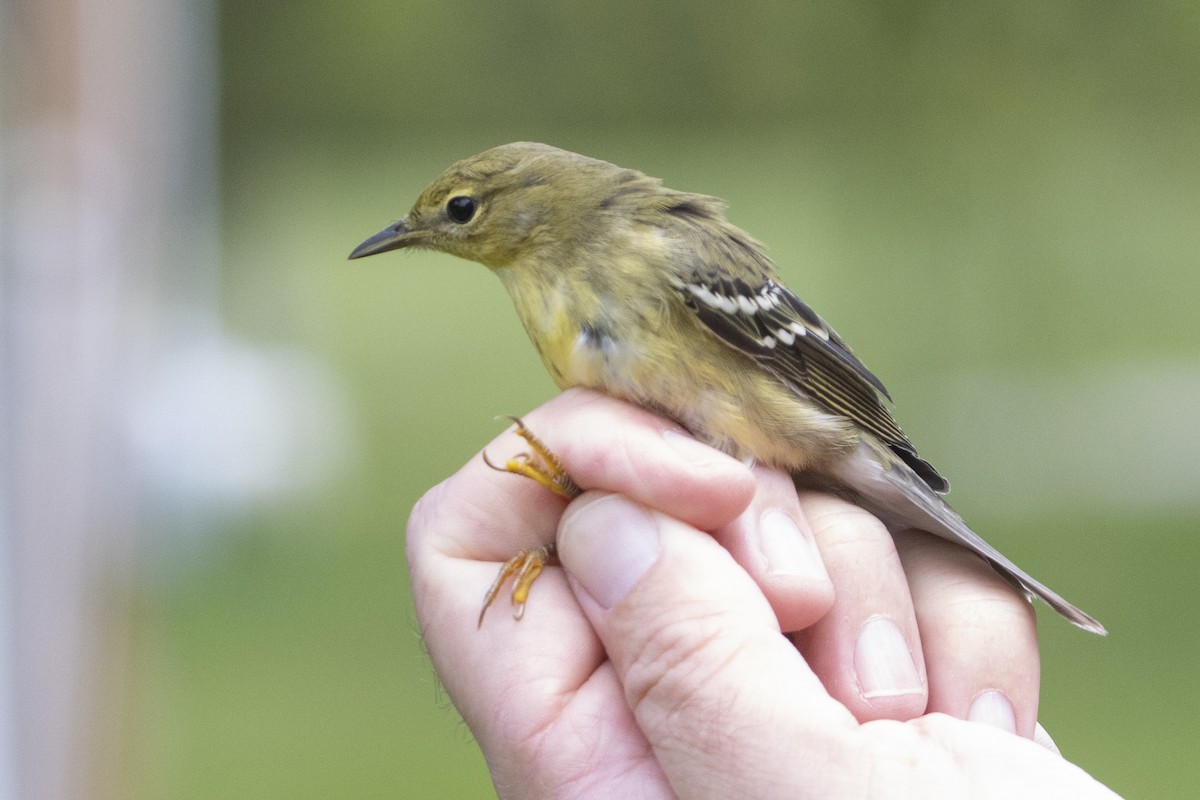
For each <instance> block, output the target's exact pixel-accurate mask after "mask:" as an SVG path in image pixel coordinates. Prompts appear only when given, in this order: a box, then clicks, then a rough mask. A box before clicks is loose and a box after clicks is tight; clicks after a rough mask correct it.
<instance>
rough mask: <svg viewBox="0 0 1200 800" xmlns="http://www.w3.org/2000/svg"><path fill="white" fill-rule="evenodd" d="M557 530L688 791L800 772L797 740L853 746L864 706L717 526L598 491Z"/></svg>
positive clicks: (631, 690) (617, 660)
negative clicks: (813, 655) (811, 663)
mask: <svg viewBox="0 0 1200 800" xmlns="http://www.w3.org/2000/svg"><path fill="white" fill-rule="evenodd" d="M558 542H559V555H560V558H561V559H562V561H563V564H564V566H565V567H566V570H567V572H568V574H569V575H570V576H571V577H570V583H571V585H572V588H573V589H574V590H575V592H576V596H577V597H578V599H579V603H580V605H581V607H582V608H583V609H584V611H585V613H586V614H587V616H588V618H589V620H590V621H591V624H592V626H593V627H594V628H595V630H596V631H597V633H598V634H599V636H600V638H601V639H602V640H603V642H604V646H605V649H606V651H607V652H608V655H609V658H610V659H611V661H612V664H613V667H614V668H615V672H616V674H617V676H618V679H619V680H620V682H621V684H622V686H623V687H624V693H625V698H626V701H627V702H628V704H629V707H630V708H632V709H633V713H634V716H635V717H636V719H637V722H638V725H639V727H640V728H641V730H642V731H643V733H644V734H645V736H646V738H647V740H648V741H649V743H650V745H651V746H652V747H653V748H654V753H655V755H656V756H657V758H658V761H659V763H660V764H661V765H662V768H663V770H664V772H665V773H666V775H667V776H668V778H669V780H670V781H671V785H672V788H673V789H674V790H675V792H676V793H677V794H678V795H679V796H682V797H687V796H705V797H739V796H746V794H745V792H746V787H747V786H760V787H761V786H764V785H765V786H772V785H774V786H779V785H786V784H788V783H794V780H795V774H794V772H795V770H796V769H797V768H798V767H797V754H798V753H806V752H822V753H830V752H832V751H833V750H834V749H835V747H834V745H838V747H837V748H836V749H837V751H838V753H849V752H850V748H848V747H845V746H844V745H845V743H846V740H847V739H848V737H849V736H850V734H851V732H852V731H853V729H854V728H855V727H856V723H855V721H854V719H853V717H852V716H851V715H850V714H849V713H848V712H847V711H846V709H845V708H843V707H842V706H841V705H839V704H838V703H837V702H835V701H834V700H833V699H832V698H830V697H829V695H828V693H827V692H826V691H825V690H824V688H823V687H822V686H821V684H820V681H818V680H817V677H816V676H815V675H814V674H813V672H812V671H811V670H810V669H808V667H807V665H806V664H805V663H804V661H803V659H802V658H801V657H800V655H799V653H798V652H797V650H796V648H795V647H794V646H792V645H791V643H790V642H789V641H788V640H787V639H786V638H785V637H784V636H783V635H782V634H781V633H780V631H779V626H778V624H777V622H776V619H775V615H774V613H773V612H772V610H771V607H770V605H769V604H768V603H767V602H766V600H765V598H764V597H763V595H762V593H761V592H759V590H758V588H757V587H756V586H755V584H754V582H753V581H752V580H751V579H750V577H749V576H748V575H747V574H746V573H745V571H744V570H742V569H741V568H740V567H739V566H738V565H737V563H736V562H734V560H733V559H732V557H731V556H730V555H729V553H728V552H727V551H726V550H725V549H724V548H722V547H721V546H720V545H719V544H718V543H717V542H715V541H714V540H713V538H712V537H711V536H709V535H707V534H705V533H703V532H701V531H699V530H697V529H696V528H694V527H692V526H689V525H687V524H685V523H682V522H680V521H678V520H675V519H673V518H671V517H667V516H665V515H663V514H660V513H657V512H654V511H651V510H649V509H646V508H645V507H643V506H640V505H637V504H635V503H632V502H630V501H629V500H627V499H625V498H623V497H621V496H619V495H598V494H593V493H589V494H587V495H584V497H582V498H580V499H579V500H577V501H576V502H575V503H573V504H572V505H571V507H570V508H569V509H568V510H567V512H566V514H565V515H564V517H563V521H562V524H561V526H560V529H559V539H558ZM764 732H778V733H779V735H764ZM803 760H804V759H801V761H803Z"/></svg>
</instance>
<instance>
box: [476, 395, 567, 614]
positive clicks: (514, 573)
mask: <svg viewBox="0 0 1200 800" xmlns="http://www.w3.org/2000/svg"><path fill="white" fill-rule="evenodd" d="M508 419H511V420H512V421H513V422H515V423H516V425H517V428H516V430H515V431H514V433H516V434H517V436H520V437H521V438H522V439H524V440H525V442H526V443H527V444H528V445H529V448H530V450H531V451H532V452H529V453H518V454H517V455H515V456H513V457H512V458H510V459H508V460H507V461H505V462H504V465H503V466H497V465H496V464H493V463H492V462H491V460H490V459H489V458H488V457H487V453H486V452H485V453H484V454H483V463H485V464H487V465H488V466H489V467H491V468H492V469H494V470H498V471H500V472H511V473H512V474H514V475H523V476H525V477H526V478H529V479H531V480H534V481H537V482H538V483H540V484H541V485H542V486H545V487H546V488H547V489H549V490H550V491H552V492H554V493H555V494H557V495H559V496H560V497H565V498H567V499H568V500H573V499H575V498H576V497H578V496H579V495H581V494H582V493H583V490H582V489H580V488H579V485H578V484H577V483H575V481H574V480H572V479H571V476H570V475H568V474H567V471H566V470H565V469H563V465H562V462H561V461H559V460H558V456H556V455H554V451H552V450H551V449H550V448H549V447H547V446H546V445H545V444H543V443H542V440H541V439H539V438H538V437H537V436H535V435H534V434H533V431H531V430H529V429H528V428H527V427H525V423H524V422H523V421H522V420H521V418H520V417H509V418H508ZM555 550H556V548H555V546H554V543H553V542H551V543H550V544H544V545H542V546H541V547H531V548H528V549H526V550H522V551H521V552H519V553H517V554H516V555H515V556H513V557H512V558H510V559H509V560H508V561H506V562H504V564H503V565H502V566H501V567H500V573H499V574H498V575H497V576H496V580H495V581H493V582H492V586H491V588H490V589H488V591H487V594H486V595H485V596H484V598H483V608H481V609H480V610H479V621H478V623H477V627H478V626H479V625H483V615H484V614H486V613H487V610H488V607H489V606H491V604H492V601H493V600H495V599H496V595H497V594H499V593H500V587H502V586H503V585H504V583H505V581H507V580H508V579H509V577H511V578H512V579H513V591H512V604H513V619H520V618H521V617H522V616H523V615H524V614H525V601H526V600H527V599H528V598H529V588H530V587H531V586H533V582H534V581H535V580H537V577H538V575H541V574H542V568H543V567H545V566H546V564H547V563H549V562H550V560H551V559H553V558H554V554H555Z"/></svg>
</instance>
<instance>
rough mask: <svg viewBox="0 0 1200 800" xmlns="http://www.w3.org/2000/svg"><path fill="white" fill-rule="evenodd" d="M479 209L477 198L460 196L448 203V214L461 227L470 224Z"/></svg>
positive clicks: (452, 198)
mask: <svg viewBox="0 0 1200 800" xmlns="http://www.w3.org/2000/svg"><path fill="white" fill-rule="evenodd" d="M478 208H479V204H478V203H477V202H475V198H474V197H467V196H466V195H461V194H460V195H458V196H457V197H451V198H450V199H449V200H447V201H446V213H447V214H449V215H450V219H452V220H454V221H455V222H457V223H459V224H460V225H461V224H463V223H467V222H470V221H471V217H473V216H475V211H476V209H478Z"/></svg>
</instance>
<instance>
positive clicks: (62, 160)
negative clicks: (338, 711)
mask: <svg viewBox="0 0 1200 800" xmlns="http://www.w3.org/2000/svg"><path fill="white" fill-rule="evenodd" d="M212 43H213V18H212V7H211V4H210V3H209V2H208V0H202V2H200V3H188V2H186V0H165V1H164V0H7V1H5V0H0V134H2V137H3V138H2V139H0V616H2V617H3V621H2V622H0V637H3V641H0V681H3V685H2V686H0V713H5V712H7V713H6V714H5V716H4V718H0V728H2V730H0V750H3V752H0V797H8V796H13V797H23V798H37V800H68V798H81V797H88V798H97V797H99V798H106V797H115V796H116V794H117V792H118V789H117V788H116V777H115V776H116V775H117V773H116V771H115V768H114V766H113V765H114V764H115V763H116V762H117V761H118V760H119V759H121V758H122V755H121V754H120V753H119V750H120V748H121V745H122V742H121V735H122V734H123V733H127V732H128V720H122V714H123V713H124V712H125V709H126V708H127V703H126V702H125V698H123V697H122V694H121V692H122V689H123V688H127V687H128V681H129V679H130V678H129V671H128V666H129V665H128V663H127V662H126V653H127V648H128V642H129V637H128V634H129V630H128V624H129V616H128V612H129V608H128V599H129V595H128V590H127V588H126V587H127V586H128V578H129V577H130V575H131V572H132V567H133V562H134V548H135V545H136V543H137V538H138V535H137V527H138V523H139V519H138V495H139V487H138V486H137V484H136V481H135V480H134V478H133V470H132V469H131V467H130V463H129V462H130V454H129V448H128V445H127V437H126V430H127V420H126V418H125V415H126V413H127V410H126V409H127V407H128V400H129V398H130V394H131V391H132V386H133V383H134V381H135V379H136V378H137V377H138V375H139V371H140V370H141V368H142V365H143V364H144V363H145V361H146V359H147V356H148V355H149V354H150V353H151V352H152V351H154V350H155V349H156V348H158V347H160V346H161V341H162V339H163V338H164V336H165V332H166V329H167V324H166V321H165V319H166V318H165V315H164V313H163V310H164V308H165V307H167V306H169V305H172V304H173V303H174V302H178V301H179V297H178V295H179V294H180V293H184V294H198V295H200V296H193V297H190V298H188V299H189V300H190V301H191V302H192V303H195V304H199V305H204V304H206V303H207V304H210V303H211V302H212V300H213V296H212V295H213V294H215V292H213V291H212V290H211V285H215V284H214V283H213V282H214V281H215V265H214V264H213V263H212V262H211V260H209V263H199V262H200V261H203V260H208V259H211V257H212V255H213V246H212V238H213V234H214V230H213V213H212V204H213V202H214V198H213V196H212V194H213V193H212V191H211V188H212V186H213V185H214V183H213V181H214V178H213V177H212V173H213V170H214V167H215V165H214V163H213V161H214V159H213V158H212V153H213V152H214V144H213V140H214V137H215V132H216V124H215V119H214V118H213V114H212V99H213V93H212V81H213V76H214V66H213V65H214V63H215V56H214V55H213V54H212V52H211V50H212V47H211V45H212ZM189 270H193V271H192V272H188V271H189ZM197 273H198V277H197ZM180 276H190V277H186V278H181V277H180ZM206 282H207V284H209V285H208V286H207V287H206ZM125 744H127V743H125Z"/></svg>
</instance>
